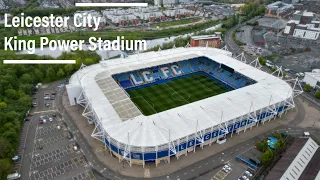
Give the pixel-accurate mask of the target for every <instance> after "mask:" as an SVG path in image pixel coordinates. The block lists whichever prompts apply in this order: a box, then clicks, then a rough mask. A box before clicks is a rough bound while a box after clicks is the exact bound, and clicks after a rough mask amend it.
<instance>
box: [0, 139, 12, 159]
mask: <svg viewBox="0 0 320 180" xmlns="http://www.w3.org/2000/svg"><path fill="white" fill-rule="evenodd" d="M9 153H10V154H12V145H11V144H10V142H9V141H8V140H7V139H5V138H2V137H0V159H1V158H6V157H8V154H9Z"/></svg>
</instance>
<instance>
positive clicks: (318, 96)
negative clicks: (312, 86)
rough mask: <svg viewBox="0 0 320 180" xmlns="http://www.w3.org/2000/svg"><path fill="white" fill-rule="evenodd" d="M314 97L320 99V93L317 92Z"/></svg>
mask: <svg viewBox="0 0 320 180" xmlns="http://www.w3.org/2000/svg"><path fill="white" fill-rule="evenodd" d="M314 96H316V98H318V99H320V91H317V92H316V94H315V95H314Z"/></svg>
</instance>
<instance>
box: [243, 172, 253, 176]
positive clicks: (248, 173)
mask: <svg viewBox="0 0 320 180" xmlns="http://www.w3.org/2000/svg"><path fill="white" fill-rule="evenodd" d="M244 173H245V174H246V175H247V176H248V177H252V174H251V173H250V172H249V171H246V172H244Z"/></svg>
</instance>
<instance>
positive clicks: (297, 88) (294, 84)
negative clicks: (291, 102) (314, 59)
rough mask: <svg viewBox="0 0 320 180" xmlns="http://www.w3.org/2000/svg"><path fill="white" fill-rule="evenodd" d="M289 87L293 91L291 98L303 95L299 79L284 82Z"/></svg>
mask: <svg viewBox="0 0 320 180" xmlns="http://www.w3.org/2000/svg"><path fill="white" fill-rule="evenodd" d="M286 82H288V83H289V84H290V85H291V86H292V90H293V96H294V97H297V96H299V95H300V94H302V93H303V88H302V86H301V84H300V81H299V78H295V79H289V80H286Z"/></svg>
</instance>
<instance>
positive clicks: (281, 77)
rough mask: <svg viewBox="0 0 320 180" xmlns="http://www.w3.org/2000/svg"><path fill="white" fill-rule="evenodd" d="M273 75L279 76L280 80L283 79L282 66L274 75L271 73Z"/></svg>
mask: <svg viewBox="0 0 320 180" xmlns="http://www.w3.org/2000/svg"><path fill="white" fill-rule="evenodd" d="M271 74H272V75H275V76H277V77H278V78H280V79H283V70H282V66H280V67H278V66H277V69H276V70H275V71H274V72H273V73H271Z"/></svg>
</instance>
